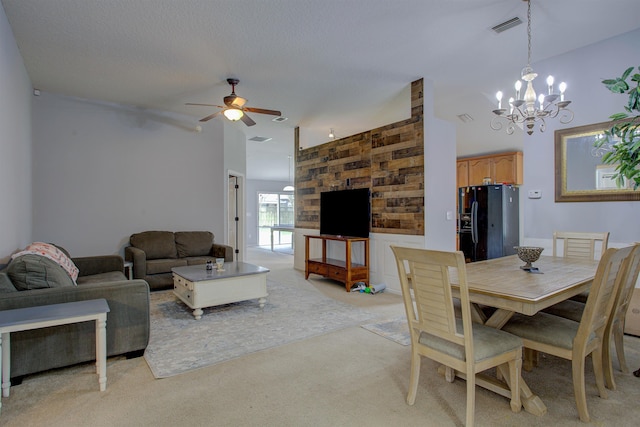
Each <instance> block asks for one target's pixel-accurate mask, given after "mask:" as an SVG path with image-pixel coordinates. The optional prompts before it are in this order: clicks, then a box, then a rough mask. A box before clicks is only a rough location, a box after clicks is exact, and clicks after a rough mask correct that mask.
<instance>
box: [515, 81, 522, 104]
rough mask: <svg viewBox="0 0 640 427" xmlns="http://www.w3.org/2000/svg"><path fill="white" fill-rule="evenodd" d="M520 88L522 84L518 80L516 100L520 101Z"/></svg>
mask: <svg viewBox="0 0 640 427" xmlns="http://www.w3.org/2000/svg"><path fill="white" fill-rule="evenodd" d="M520 88H522V82H521V81H520V80H516V99H520Z"/></svg>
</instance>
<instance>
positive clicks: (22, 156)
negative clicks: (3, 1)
mask: <svg viewBox="0 0 640 427" xmlns="http://www.w3.org/2000/svg"><path fill="white" fill-rule="evenodd" d="M0 94H1V95H0V183H2V194H0V265H2V264H6V263H8V261H9V256H10V255H11V254H12V253H13V252H15V251H16V250H18V249H22V248H24V246H26V245H27V244H28V243H30V241H31V94H32V88H31V82H30V80H29V76H28V75H27V71H26V69H25V67H24V63H23V61H22V57H21V56H20V52H19V51H18V47H17V45H16V41H15V39H14V37H13V33H12V31H11V27H10V26H9V22H8V21H7V17H6V15H5V13H4V9H3V8H2V6H1V5H0Z"/></svg>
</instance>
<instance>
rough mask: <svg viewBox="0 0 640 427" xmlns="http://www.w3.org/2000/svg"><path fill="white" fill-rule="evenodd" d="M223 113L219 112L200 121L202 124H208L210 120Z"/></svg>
mask: <svg viewBox="0 0 640 427" xmlns="http://www.w3.org/2000/svg"><path fill="white" fill-rule="evenodd" d="M220 113H222V111H217V112H215V113H213V114H211V115H208V116H207V117H204V118H202V119H200V121H201V122H208V121H209V120H211V119H213V118H214V117H215V116H217V115H218V114H220Z"/></svg>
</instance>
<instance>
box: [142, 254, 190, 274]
mask: <svg viewBox="0 0 640 427" xmlns="http://www.w3.org/2000/svg"><path fill="white" fill-rule="evenodd" d="M186 265H187V261H186V260H184V259H170V258H164V259H152V260H151V261H147V275H150V274H159V273H171V269H172V268H173V267H184V266H186Z"/></svg>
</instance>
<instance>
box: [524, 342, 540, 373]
mask: <svg viewBox="0 0 640 427" xmlns="http://www.w3.org/2000/svg"><path fill="white" fill-rule="evenodd" d="M523 354H524V363H523V364H522V369H524V370H525V371H527V372H531V371H533V368H535V367H536V366H538V352H537V351H536V350H532V349H530V348H526V347H525V348H524V353H523Z"/></svg>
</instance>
